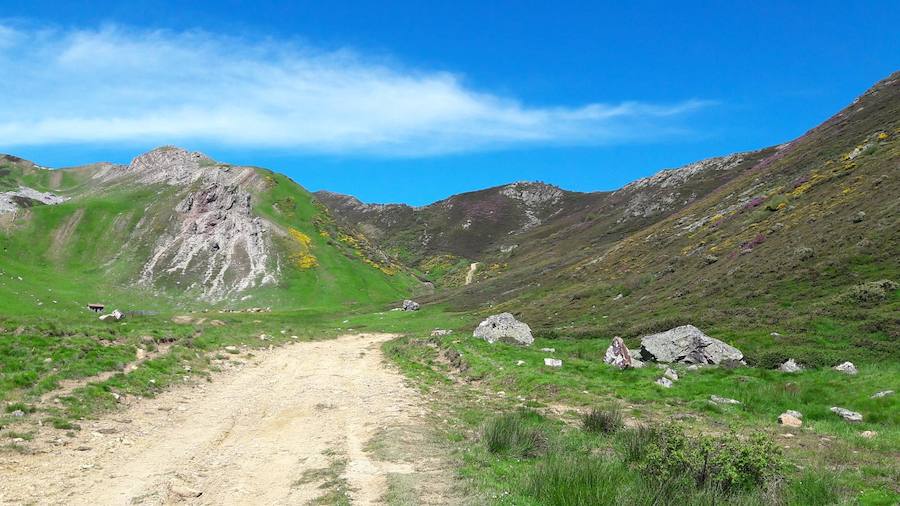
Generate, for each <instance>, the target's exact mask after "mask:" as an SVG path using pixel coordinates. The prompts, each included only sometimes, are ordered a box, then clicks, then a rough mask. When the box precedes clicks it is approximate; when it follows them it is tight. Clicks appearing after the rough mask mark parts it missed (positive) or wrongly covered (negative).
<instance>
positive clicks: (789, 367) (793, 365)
mask: <svg viewBox="0 0 900 506" xmlns="http://www.w3.org/2000/svg"><path fill="white" fill-rule="evenodd" d="M778 370H779V371H781V372H787V373H795V372H800V371H802V370H803V368H802V367H800V364H798V363H797V362H794V359H792V358H791V359H788V360H787V361H786V362H785V363H783V364H781V365H780V366H778Z"/></svg>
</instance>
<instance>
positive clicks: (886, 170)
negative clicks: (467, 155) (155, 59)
mask: <svg viewBox="0 0 900 506" xmlns="http://www.w3.org/2000/svg"><path fill="white" fill-rule="evenodd" d="M898 175H900V73H894V74H892V75H891V76H888V77H887V78H885V79H884V80H882V81H880V82H878V83H876V84H875V85H874V86H873V87H872V88H871V89H869V90H868V91H867V92H866V93H864V94H863V95H861V96H860V97H859V98H857V99H856V100H855V101H854V102H853V103H852V104H850V105H848V106H847V107H846V108H845V109H843V110H841V111H839V112H838V113H837V114H835V115H834V116H833V117H831V118H830V119H828V120H827V121H826V122H824V123H822V124H821V125H818V126H815V127H814V128H812V129H811V130H809V132H807V133H806V134H805V135H803V136H801V137H799V138H797V139H795V140H792V141H790V142H787V143H784V144H781V145H778V146H772V147H763V148H761V149H759V150H756V151H750V152H744V153H734V154H730V155H727V156H722V157H717V158H711V159H707V160H702V161H698V162H696V163H693V164H690V165H687V166H684V167H680V168H675V169H669V170H664V171H662V172H659V173H657V174H656V175H654V176H651V177H648V178H645V179H641V180H638V181H635V182H633V183H631V184H628V185H626V186H625V187H623V188H621V189H619V190H616V191H611V192H594V193H581V192H572V191H567V190H565V189H562V188H558V187H555V186H552V185H549V184H545V183H541V182H515V183H511V184H508V185H504V186H500V187H495V188H488V189H484V190H480V191H476V192H470V193H465V194H461V195H455V196H452V197H449V198H447V199H445V200H442V201H439V202H435V203H433V204H431V205H428V206H424V207H411V206H407V205H402V204H368V203H363V202H361V201H360V200H358V199H356V198H355V197H352V196H348V195H340V194H336V193H331V192H326V191H319V192H315V193H312V192H309V191H307V190H306V189H305V188H303V187H302V186H300V185H299V184H297V183H296V182H294V181H293V180H291V179H290V178H288V177H287V176H285V175H283V174H280V173H278V172H276V171H273V170H269V169H265V168H259V167H244V166H235V165H230V164H227V163H224V162H221V161H217V160H213V159H211V158H209V157H208V156H206V155H204V154H201V153H197V152H191V151H188V150H185V149H182V148H178V147H172V146H167V147H161V148H158V149H155V150H153V151H150V152H148V153H144V154H141V155H139V156H137V157H136V158H134V160H133V161H132V162H131V163H130V164H127V165H118V164H111V163H96V164H91V165H86V166H78V167H67V168H58V169H48V168H45V167H41V166H39V165H37V164H35V163H33V162H30V161H28V160H24V159H21V158H18V157H16V156H14V155H0V249H2V255H0V401H2V410H0V503H2V504H175V503H186V504H514V505H530V504H535V505H537V504H558V505H569V504H648V505H649V504H721V503H723V502H726V501H727V502H730V503H734V504H748V505H749V504H785V505H795V504H796V505H799V504H865V505H892V504H897V503H898V502H900V487H898V483H900V404H898V397H897V395H896V394H895V392H896V391H898V390H900V293H898V283H900V254H898V253H900V209H898V205H900V181H898ZM89 305H92V306H91V307H89Z"/></svg>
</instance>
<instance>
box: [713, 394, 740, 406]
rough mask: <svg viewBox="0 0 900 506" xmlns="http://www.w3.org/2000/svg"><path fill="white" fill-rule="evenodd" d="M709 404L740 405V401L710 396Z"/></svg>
mask: <svg viewBox="0 0 900 506" xmlns="http://www.w3.org/2000/svg"><path fill="white" fill-rule="evenodd" d="M709 400H710V402H713V403H715V404H740V403H741V401H739V400H736V399H729V398H728V397H719V396H718V395H710V396H709Z"/></svg>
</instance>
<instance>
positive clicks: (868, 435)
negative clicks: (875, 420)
mask: <svg viewBox="0 0 900 506" xmlns="http://www.w3.org/2000/svg"><path fill="white" fill-rule="evenodd" d="M859 435H860V436H862V437H864V438H866V439H872V438H873V437H875V436H877V435H878V433H877V432H875V431H874V430H864V431H862V432H860V433H859Z"/></svg>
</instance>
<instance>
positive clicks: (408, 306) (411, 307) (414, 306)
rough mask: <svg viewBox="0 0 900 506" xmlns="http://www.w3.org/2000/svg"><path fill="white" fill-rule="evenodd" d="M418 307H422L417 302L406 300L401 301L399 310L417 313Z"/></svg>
mask: <svg viewBox="0 0 900 506" xmlns="http://www.w3.org/2000/svg"><path fill="white" fill-rule="evenodd" d="M420 307H422V306H421V305H420V304H419V303H418V302H416V301H414V300H409V299H407V300H404V301H403V305H402V306H400V309H402V310H404V311H418V310H419V308H420Z"/></svg>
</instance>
